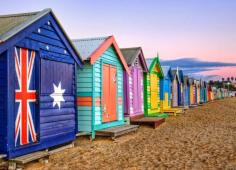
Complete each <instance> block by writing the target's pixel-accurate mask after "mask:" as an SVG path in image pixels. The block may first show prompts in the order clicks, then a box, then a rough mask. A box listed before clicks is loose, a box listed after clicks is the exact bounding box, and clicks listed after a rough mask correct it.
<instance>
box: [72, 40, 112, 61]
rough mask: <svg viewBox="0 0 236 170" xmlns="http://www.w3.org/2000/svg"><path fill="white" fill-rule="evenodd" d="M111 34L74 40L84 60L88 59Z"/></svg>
mask: <svg viewBox="0 0 236 170" xmlns="http://www.w3.org/2000/svg"><path fill="white" fill-rule="evenodd" d="M109 37H110V36H106V37H96V38H84V39H75V40H72V42H73V44H74V46H75V48H76V49H77V50H78V51H79V53H80V55H81V57H82V60H88V59H89V58H90V56H91V54H92V53H93V52H94V51H95V50H96V49H98V48H99V46H100V45H101V44H102V43H103V42H104V41H105V40H106V39H107V38H109Z"/></svg>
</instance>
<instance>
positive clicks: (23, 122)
mask: <svg viewBox="0 0 236 170" xmlns="http://www.w3.org/2000/svg"><path fill="white" fill-rule="evenodd" d="M35 57H36V54H35V51H32V50H29V49H25V48H17V47H16V48H15V71H16V79H17V82H16V85H15V88H16V89H15V108H16V119H15V145H16V146H19V145H27V144H29V143H32V142H36V141H37V134H36V131H35V122H34V119H35V104H36V99H37V97H36V85H35V68H34V67H35Z"/></svg>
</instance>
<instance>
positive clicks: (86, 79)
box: [73, 36, 129, 138]
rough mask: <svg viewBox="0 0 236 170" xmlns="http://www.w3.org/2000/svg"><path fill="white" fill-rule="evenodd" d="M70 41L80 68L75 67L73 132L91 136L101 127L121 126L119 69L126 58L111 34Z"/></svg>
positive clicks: (122, 112)
mask: <svg viewBox="0 0 236 170" xmlns="http://www.w3.org/2000/svg"><path fill="white" fill-rule="evenodd" d="M73 43H74V45H75V47H76V49H77V50H78V52H79V53H80V55H81V57H82V59H83V62H84V67H83V69H77V131H78V133H81V132H82V133H89V134H91V135H92V138H95V135H96V132H97V131H98V130H101V129H105V128H110V127H114V126H119V125H123V124H124V123H125V122H124V102H123V101H124V99H123V72H124V71H127V72H128V73H129V68H128V66H127V64H126V61H125V59H124V57H123V55H122V53H121V51H120V49H119V47H118V45H117V43H116V41H115V38H114V37H113V36H108V37H98V38H88V39H77V40H73Z"/></svg>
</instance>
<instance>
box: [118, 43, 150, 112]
mask: <svg viewBox="0 0 236 170" xmlns="http://www.w3.org/2000/svg"><path fill="white" fill-rule="evenodd" d="M121 52H122V54H123V56H124V58H125V60H126V63H127V64H128V66H129V70H130V75H129V74H128V73H127V72H124V113H125V117H137V116H140V115H143V114H144V100H143V74H144V73H147V72H148V68H147V64H146V60H145V58H144V54H143V51H142V48H141V47H134V48H123V49H121Z"/></svg>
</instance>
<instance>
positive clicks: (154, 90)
mask: <svg viewBox="0 0 236 170" xmlns="http://www.w3.org/2000/svg"><path fill="white" fill-rule="evenodd" d="M150 88H151V109H157V108H158V104H157V103H158V101H157V100H158V83H157V76H156V75H155V74H150Z"/></svg>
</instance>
